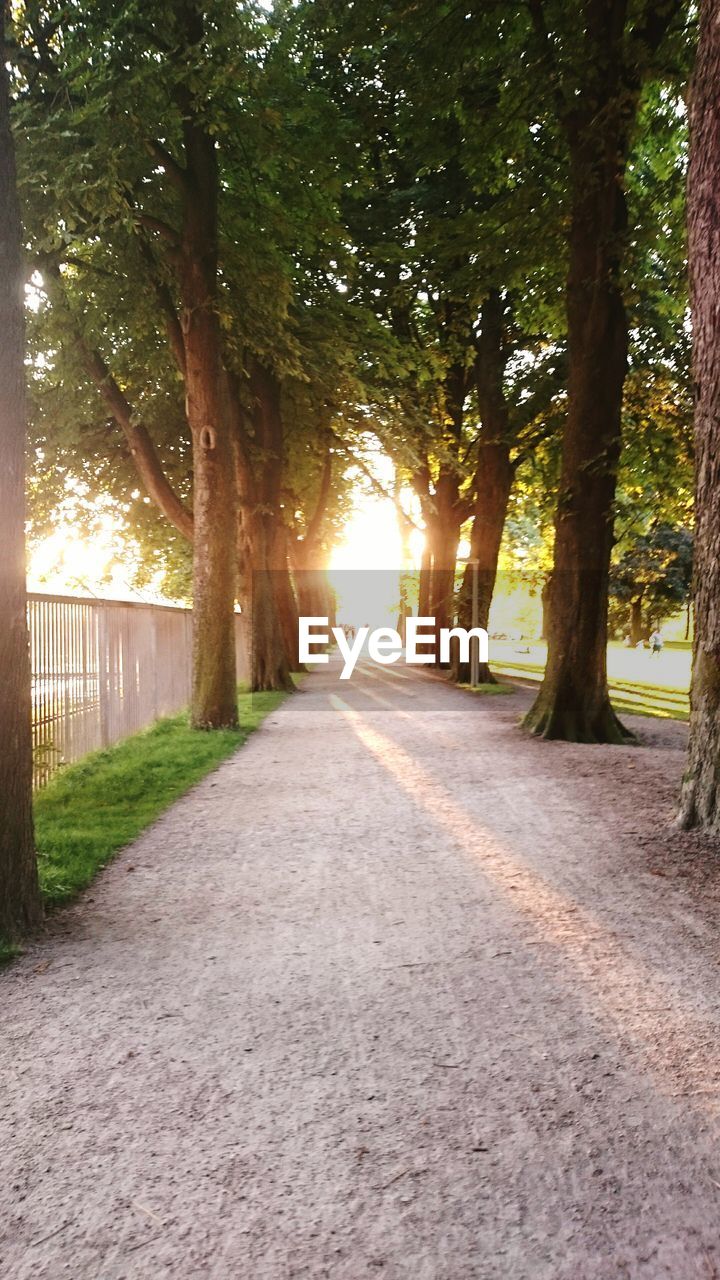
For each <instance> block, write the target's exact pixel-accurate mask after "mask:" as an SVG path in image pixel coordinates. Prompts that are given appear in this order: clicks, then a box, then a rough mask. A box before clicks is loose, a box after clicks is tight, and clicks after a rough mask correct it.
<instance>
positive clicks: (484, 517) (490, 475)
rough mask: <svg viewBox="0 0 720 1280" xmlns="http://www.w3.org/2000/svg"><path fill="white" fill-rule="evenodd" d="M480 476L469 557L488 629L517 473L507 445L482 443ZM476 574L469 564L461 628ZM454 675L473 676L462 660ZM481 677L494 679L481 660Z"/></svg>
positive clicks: (467, 618)
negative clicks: (509, 503)
mask: <svg viewBox="0 0 720 1280" xmlns="http://www.w3.org/2000/svg"><path fill="white" fill-rule="evenodd" d="M477 475H478V486H477V496H476V499H475V515H474V519H473V524H472V531H471V534H470V558H471V559H472V560H477V562H478V566H477V575H478V617H477V625H478V626H479V627H484V628H487V625H488V620H489V618H490V605H491V604H492V598H493V592H494V590H495V579H496V577H497V566H498V557H499V555H500V543H501V542H502V535H503V530H504V528H505V519H506V517H507V509H508V501H509V498H510V491H511V489H512V482H513V475H514V469H513V466H512V463H511V461H510V450H509V447H508V445H507V444H505V443H504V442H498V443H489V444H486V445H484V446H481V450H480V460H479V464H478V471H477ZM473 573H474V570H473V566H472V565H468V566H467V567H466V569H465V573H464V575H463V584H462V590H461V593H460V608H459V622H460V625H461V626H462V627H470V626H471V624H472V584H473ZM453 677H454V679H456V680H458V681H460V682H461V683H467V682H468V681H469V679H470V664H469V663H460V662H459V661H456V662H455V663H453ZM479 678H480V682H481V684H493V683H494V682H495V677H494V675H493V674H492V671H491V670H490V667H489V664H488V663H486V662H482V663H480V667H479Z"/></svg>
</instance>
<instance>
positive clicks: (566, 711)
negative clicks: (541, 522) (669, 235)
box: [525, 0, 638, 742]
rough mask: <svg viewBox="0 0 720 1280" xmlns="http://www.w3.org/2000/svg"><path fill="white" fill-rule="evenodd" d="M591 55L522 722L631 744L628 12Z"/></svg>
mask: <svg viewBox="0 0 720 1280" xmlns="http://www.w3.org/2000/svg"><path fill="white" fill-rule="evenodd" d="M585 15H586V22H587V23H588V33H587V40H586V43H587V45H588V49H589V51H590V52H591V53H592V62H591V64H590V65H589V66H588V71H587V75H586V77H585V79H584V80H583V82H582V88H581V90H580V94H579V97H578V99H577V105H576V107H575V108H574V110H573V113H572V115H571V116H569V117H568V118H567V119H566V121H565V125H566V131H567V135H568V140H569V147H570V186H571V223H570V238H569V251H570V255H569V256H570V261H569V270H568V281H567V293H566V308H567V321H568V358H569V376H568V415H567V420H566V423H565V429H564V432H563V441H562V466H561V477H560V495H559V500H558V507H557V512H556V517H555V559H554V566H553V572H552V577H551V582H550V592H549V618H548V658H547V666H546V670H545V678H544V680H543V683H542V686H541V689H540V692H539V694H538V697H537V699H536V701H535V703H534V705H533V707H532V708H531V710H530V712H529V713H528V715H527V717H526V720H525V724H526V726H527V727H528V728H529V729H530V730H531V731H532V732H533V733H537V734H540V735H542V736H544V737H546V738H563V739H566V740H567V741H571V742H623V741H625V740H626V739H627V737H628V734H627V733H626V732H625V730H624V729H623V727H622V725H621V724H620V722H619V720H618V718H617V716H616V715H615V712H614V711H613V709H612V707H611V705H610V698H609V694H608V685H607V604H608V581H609V570H610V552H611V548H612V538H613V503H614V497H615V484H616V475H617V464H618V458H619V454H620V443H621V411H622V395H623V384H624V380H625V373H626V368H627V345H628V326H627V317H626V314H625V306H624V302H623V296H622V287H621V272H622V263H623V255H624V249H625V240H626V229H627V211H626V201H625V195H624V189H623V184H624V172H625V163H626V159H627V152H628V148H629V134H630V125H631V123H632V120H633V118H634V114H635V112H636V109H637V99H638V94H637V92H633V91H631V90H630V89H629V87H628V85H627V84H626V83H625V82H624V80H623V78H622V74H621V73H622V71H623V60H622V59H623V52H622V50H623V39H624V36H625V31H624V9H623V6H622V5H620V4H617V3H613V4H607V3H606V0H602V3H601V2H600V0H592V3H589V4H587V5H586V6H585Z"/></svg>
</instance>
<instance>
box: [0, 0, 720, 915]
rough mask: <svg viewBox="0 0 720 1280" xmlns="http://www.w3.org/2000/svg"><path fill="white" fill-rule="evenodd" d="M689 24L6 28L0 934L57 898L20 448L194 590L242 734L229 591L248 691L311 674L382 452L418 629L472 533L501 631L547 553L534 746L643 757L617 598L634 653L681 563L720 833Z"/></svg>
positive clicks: (146, 16) (332, 4) (695, 755)
mask: <svg viewBox="0 0 720 1280" xmlns="http://www.w3.org/2000/svg"><path fill="white" fill-rule="evenodd" d="M700 8H701V12H700V15H699V24H698V15H697V14H696V11H695V7H694V6H693V5H690V4H689V3H683V2H682V0H581V3H579V4H572V5H571V4H568V3H567V0H517V2H516V3H507V2H506V0H504V2H503V3H500V0H484V3H482V4H480V3H469V4H467V5H453V4H450V3H444V2H442V3H441V2H440V0H415V2H414V3H413V4H412V5H405V4H399V3H396V2H394V0H362V3H359V2H353V0H351V2H349V3H348V0H298V2H297V3H289V2H286V0H278V3H276V4H275V5H274V6H268V5H264V4H253V3H237V0H206V2H205V3H203V0H152V3H148V4H143V5H138V4H131V3H118V0H95V2H94V3H93V4H91V5H87V4H82V3H80V2H79V0H65V2H64V3H62V4H60V3H59V0H33V2H32V3H31V2H30V0H27V2H26V3H18V4H16V5H13V6H11V9H10V11H9V12H10V14H11V16H10V17H8V19H7V26H6V30H5V35H4V47H5V62H4V66H5V70H4V71H3V86H2V89H3V96H2V100H1V101H0V111H1V112H2V115H1V117H0V133H1V137H0V147H1V149H2V153H1V157H0V161H1V165H2V169H1V173H0V199H1V202H2V207H1V209H0V215H1V216H2V231H1V234H0V253H1V254H2V266H3V271H2V275H1V286H0V287H1V290H2V295H1V297H0V306H1V307H2V326H3V340H2V343H1V344H0V361H2V368H1V369H0V383H1V385H0V396H1V397H2V401H1V403H0V413H1V416H2V423H1V427H2V448H3V467H2V471H1V474H0V485H2V503H0V521H2V532H3V543H4V546H5V548H6V549H7V554H6V555H5V556H4V558H3V567H2V575H3V576H2V593H3V601H2V604H3V607H2V610H1V611H0V656H1V657H2V659H3V681H2V689H1V690H0V715H1V717H2V722H3V724H4V725H6V726H8V729H9V732H8V741H9V742H10V744H11V750H9V751H6V752H5V757H4V759H3V761H2V763H1V764H0V800H1V802H2V806H3V809H4V810H7V811H8V813H10V814H11V815H12V820H11V821H10V822H7V823H5V825H4V826H3V830H2V836H0V890H1V891H2V902H3V908H2V912H3V914H2V915H1V916H0V932H3V931H4V932H6V933H9V934H12V933H13V932H17V931H19V930H22V928H24V927H26V926H27V925H28V924H29V923H32V920H33V918H34V917H35V915H36V911H37V907H36V902H37V892H36V885H35V880H34V868H33V860H32V831H31V818H30V802H29V785H30V784H29V776H30V775H29V768H30V766H29V751H30V747H29V738H28V721H29V689H28V672H27V658H26V651H27V642H26V635H25V630H24V609H23V598H24V597H23V591H24V579H23V538H22V531H23V498H22V489H23V475H22V453H23V436H24V433H25V429H27V437H28V441H29V448H28V459H29V463H28V467H29V475H28V492H29V495H30V504H29V518H30V522H31V527H33V528H35V529H40V530H43V529H46V528H47V527H48V526H50V525H52V523H53V521H54V520H55V519H57V518H58V512H60V511H61V510H63V509H65V507H66V504H67V501H68V497H69V495H74V496H75V499H76V507H77V509H80V508H82V509H84V511H85V516H86V519H87V521H88V527H89V528H91V527H92V519H93V511H95V510H97V509H99V507H100V505H102V509H103V510H105V511H106V510H112V511H113V512H114V513H115V514H116V515H117V516H118V518H119V519H120V520H121V522H122V523H123V526H124V528H125V529H126V530H127V537H128V544H130V542H131V541H132V543H133V545H134V546H135V548H136V549H137V550H138V554H139V556H140V559H141V561H142V562H143V564H144V566H145V568H146V571H147V572H148V573H149V572H150V571H151V569H152V570H153V571H155V570H157V569H161V570H162V571H163V573H164V574H165V580H166V582H167V583H168V584H173V583H174V584H176V586H177V589H178V590H179V591H180V592H181V593H182V594H185V593H187V595H188V597H191V598H192V602H193V609H194V614H193V617H194V673H193V699H192V708H191V715H192V722H193V724H194V725H195V726H196V727H197V728H202V729H214V728H220V727H224V726H230V725H233V724H234V723H235V721H236V717H237V702H236V676H235V650H234V638H233V632H234V628H233V614H234V611H235V609H236V606H237V604H239V605H240V607H241V610H242V617H243V619H244V624H245V626H244V630H245V635H246V642H247V645H248V651H249V653H250V654H251V659H252V661H251V669H252V682H253V687H254V688H255V689H258V690H262V689H283V688H289V687H290V672H291V671H292V670H293V669H294V668H296V667H297V648H296V646H297V616H298V613H299V612H302V613H309V612H312V613H327V612H329V611H330V610H331V608H332V605H331V601H330V596H329V591H328V584H327V580H326V577H325V570H326V568H327V563H328V556H329V553H330V550H331V548H332V543H333V540H334V539H335V538H336V537H337V536H338V533H339V531H340V530H341V528H342V521H343V518H344V517H345V515H346V513H347V511H348V509H349V504H350V502H351V499H352V486H353V483H355V482H357V479H358V477H360V479H361V480H362V482H363V483H365V482H368V483H371V484H373V485H375V486H376V487H377V485H378V482H377V480H376V479H375V478H374V476H373V475H372V474H368V467H367V462H366V459H367V457H368V449H369V448H370V449H371V450H372V449H375V450H381V451H382V452H384V453H385V455H386V456H387V458H388V459H389V460H390V463H391V464H392V471H393V474H394V476H395V487H394V489H393V491H392V494H391V496H394V497H395V498H396V500H397V503H398V508H399V516H400V519H401V521H404V527H405V532H407V531H408V530H409V529H410V528H411V527H412V521H413V520H416V521H417V522H418V523H419V524H420V525H421V527H422V529H423V531H424V533H425V550H424V553H423V561H422V568H421V572H420V583H419V597H420V598H419V611H420V612H421V613H423V614H430V615H432V616H434V617H435V619H436V621H437V625H438V626H439V627H440V626H445V625H448V623H449V622H450V621H451V620H452V619H453V618H454V617H456V616H457V617H459V619H460V621H461V622H463V623H465V624H466V625H467V624H468V623H469V620H470V607H471V603H470V577H469V571H466V573H465V577H464V579H463V580H462V581H461V582H460V584H459V588H458V579H457V564H458V547H459V543H460V540H461V538H462V537H466V538H467V539H468V541H469V544H470V549H471V556H472V558H473V559H475V560H476V561H477V563H478V572H479V586H480V591H479V595H480V601H479V603H480V623H481V625H486V624H487V621H488V616H489V610H490V605H491V601H492V598H493V590H494V587H495V583H496V577H497V572H498V563H499V557H500V555H501V548H502V547H503V546H505V547H507V546H508V545H511V544H512V540H513V537H514V531H515V530H517V529H518V528H520V527H532V528H533V529H534V530H535V532H536V535H537V538H538V539H541V540H544V545H546V546H547V562H548V567H549V566H550V565H552V571H551V572H550V573H549V574H548V576H547V581H546V582H544V584H543V588H542V589H543V599H544V602H545V604H546V634H547V639H548V661H547V669H546V673H545V678H544V681H543V683H542V686H541V688H540V690H539V693H538V696H537V699H536V701H535V703H534V705H533V707H532V709H531V710H530V712H529V714H528V717H527V720H526V727H527V728H528V729H529V730H530V731H532V732H534V733H536V734H538V735H541V736H545V737H552V738H564V739H567V740H571V741H579V742H623V741H625V740H627V737H628V735H627V733H626V730H625V728H624V727H623V725H622V724H621V723H620V721H619V720H618V718H617V716H616V714H615V712H614V711H613V709H612V707H611V705H610V700H609V695H608V685H607V673H606V647H607V638H608V604H609V600H610V599H612V608H613V610H614V614H613V616H615V615H617V616H618V617H620V616H622V617H623V619H624V622H623V623H622V629H623V630H625V629H626V628H627V630H628V631H629V633H630V634H631V638H632V639H633V640H635V639H638V638H639V637H640V636H641V635H642V634H643V633H644V630H646V629H647V626H648V625H649V623H651V622H652V621H653V620H655V619H659V618H661V617H662V616H663V615H665V614H668V613H672V612H675V611H677V610H678V609H679V608H680V607H681V606H682V605H684V604H685V602H686V600H687V593H688V583H689V577H690V571H691V570H690V566H691V561H692V556H693V541H694V555H695V566H696V582H697V586H696V591H695V618H696V629H695V642H694V643H695V651H694V674H693V696H692V719H691V746H690V766H689V771H688V775H687V778H686V781H685V783H684V789H683V801H682V820H683V822H684V823H686V824H687V825H691V824H702V825H704V826H707V827H709V828H710V829H712V830H716V829H718V827H720V806H719V802H718V797H717V794H716V792H717V784H716V781H715V778H716V774H717V771H718V759H719V752H720V675H719V674H718V671H719V670H720V668H719V666H718V654H720V577H719V576H718V575H720V568H718V550H720V548H719V547H718V545H717V542H718V537H719V536H720V535H719V534H718V532H717V531H718V529H719V528H720V511H719V510H718V507H719V505H720V491H719V486H720V475H718V467H719V466H720V463H719V462H718V458H720V441H719V440H718V438H717V436H718V414H719V412H720V406H719V405H718V397H719V396H720V391H719V390H718V388H719V387H720V375H719V374H718V355H717V352H718V350H719V349H720V347H719V344H718V334H717V328H718V314H719V310H720V301H719V297H720V278H719V277H718V271H719V270H720V268H719V267H718V262H719V261H720V250H719V247H718V244H717V237H718V228H719V226H720V210H719V207H718V205H719V202H720V107H719V106H718V97H717V90H716V85H717V77H718V72H719V71H720V67H719V66H718V63H719V62H720V44H719V41H720V35H719V33H718V21H717V5H716V0H704V2H703V4H702V5H701V7H700ZM698 26H699V41H698ZM693 65H694V66H695V69H694V72H693ZM688 104H689V105H688ZM8 107H9V117H10V120H11V122H12V135H13V137H14V151H13V145H12V138H11V133H10V129H9V125H8ZM688 123H689V126H690V129H689V133H690V137H689V144H688V136H687V135H688ZM14 154H15V155H16V158H17V166H16V165H15V160H14V159H13V155H14ZM688 156H689V169H688ZM16 167H17V181H16V173H15V168H16ZM686 184H687V198H686ZM18 195H19V200H18ZM19 211H20V212H21V215H22V231H21V230H20V226H21V224H20V213H19ZM686 222H687V226H688V228H689V258H690V285H691V291H690V292H691V296H690V299H689V298H688V290H687V283H686V275H687V271H686V257H687V250H686V233H685V228H686ZM23 281H25V282H26V285H27V296H28V301H29V306H27V307H26V313H25V323H26V330H27V331H26V334H25V336H23V314H22V309H21V284H22V282H23ZM690 317H691V318H692V331H693V334H694V353H693V356H692V360H693V362H694V367H693V369H692V372H691V340H690V334H691V318H690ZM23 349H24V350H25V371H26V380H27V383H28V401H27V410H26V409H25V407H24V404H23V390H22V382H23V379H22V354H23ZM693 399H695V424H694V439H693ZM693 458H694V461H695V467H696V485H695V512H694V516H693V510H692V507H693V503H692V487H693V478H692V477H693ZM364 473H365V474H364ZM78 495H80V498H78ZM693 522H694V534H693ZM388 567H398V566H388ZM618 611H619V613H618ZM483 675H484V677H485V678H486V679H491V678H492V674H491V672H490V671H487V670H486V671H485V672H484V673H483ZM8 676H9V678H8ZM450 676H451V678H455V679H464V678H466V676H467V673H466V672H464V671H463V670H461V669H459V667H457V666H456V667H455V668H454V669H453V670H452V671H451V672H450ZM11 757H12V759H11Z"/></svg>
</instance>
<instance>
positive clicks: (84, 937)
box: [0, 666, 720, 1280]
mask: <svg viewBox="0 0 720 1280" xmlns="http://www.w3.org/2000/svg"><path fill="white" fill-rule="evenodd" d="M527 697H528V695H527V693H525V692H521V691H517V692H515V693H514V694H513V695H512V696H498V697H473V696H472V695H469V694H464V693H461V692H460V691H457V690H453V689H449V688H447V687H445V686H444V685H443V684H442V683H441V682H439V681H437V680H434V679H432V678H431V677H429V676H426V675H423V674H418V675H412V676H411V675H410V674H409V673H408V672H407V669H404V670H403V671H402V672H400V671H397V672H396V671H395V670H394V669H385V670H380V669H378V668H370V667H367V666H365V667H364V669H363V672H362V674H361V676H360V677H359V678H358V677H356V678H355V679H354V680H353V681H351V682H350V683H349V684H348V683H346V682H343V683H338V682H337V680H336V679H335V676H334V674H333V673H332V672H331V673H329V674H322V675H315V676H313V677H312V678H311V679H309V680H308V682H307V685H306V687H305V690H304V691H303V692H302V693H301V694H299V695H297V696H296V697H295V698H293V699H292V700H291V701H290V702H289V703H287V704H285V706H284V707H283V708H282V709H281V710H280V711H278V712H275V713H274V714H273V715H272V716H271V718H270V720H269V721H268V722H266V724H265V726H264V727H263V728H262V729H261V730H260V731H259V732H258V733H257V734H255V735H254V736H253V738H252V739H251V740H250V742H249V743H248V745H247V746H245V747H243V748H242V750H241V751H240V752H239V754H238V755H237V756H236V757H235V758H234V759H233V760H231V761H229V762H228V763H226V764H225V765H223V766H222V767H221V768H220V769H219V770H218V771H217V772H216V773H215V774H213V775H212V777H210V778H209V779H208V780H206V781H205V782H204V783H202V784H201V785H199V786H197V787H196V788H195V789H194V790H193V791H192V792H191V793H190V794H189V795H188V796H187V797H186V798H185V799H184V800H182V801H181V802H180V803H179V804H177V805H175V807H174V808H173V809H172V810H171V811H170V812H169V813H168V814H167V815H166V816H165V817H164V818H163V819H162V820H161V821H159V822H158V823H156V825H155V826H154V827H153V828H152V829H151V830H149V831H148V832H147V833H146V834H145V835H144V836H143V837H142V838H141V839H140V840H138V841H137V842H136V844H134V845H133V846H132V847H131V848H130V849H128V850H127V851H125V853H123V854H122V855H121V856H120V857H119V858H118V859H117V861H116V862H115V863H114V864H113V866H112V867H110V868H109V869H108V870H107V871H106V872H105V873H104V875H103V876H102V877H101V879H100V880H99V882H98V883H97V884H96V886H95V887H94V889H93V890H92V891H91V892H90V893H89V894H88V895H87V896H86V897H85V899H84V900H83V901H81V902H80V903H79V904H78V905H77V907H75V908H74V909H72V910H71V911H68V912H65V913H63V914H62V915H61V916H60V917H58V918H57V919H56V920H55V921H54V922H53V925H52V929H51V931H50V934H49V936H48V938H47V939H46V940H44V941H43V942H42V943H41V944H39V945H38V946H37V947H35V948H33V949H32V951H31V952H30V953H29V954H28V955H26V956H25V957H24V958H23V959H22V960H21V961H20V962H19V963H18V964H16V965H15V966H13V967H12V968H11V969H9V970H7V971H6V972H5V973H4V974H3V975H2V976H1V977H0V1060H1V1062H2V1068H1V1069H2V1094H1V1095H0V1096H1V1099H2V1101H1V1103H0V1108H1V1114H0V1191H1V1193H2V1208H3V1212H2V1215H1V1217H0V1276H2V1278H3V1280H26V1278H27V1280H30V1278H31V1277H32V1280H45V1278H47V1280H61V1278H63V1277H71V1278H72V1280H85V1278H91V1277H92V1278H93V1280H120V1278H121V1277H122V1278H123V1280H136V1278H140V1277H142V1278H143V1280H145V1278H146V1277H149V1278H152V1280H155V1277H159V1276H172V1277H174V1278H177V1280H186V1278H191V1277H196V1276H197V1277H213V1278H215V1280H276V1278H277V1280H281V1278H282V1280H285V1278H286V1277H287V1278H289V1277H326V1276H327V1277H332V1278H337V1280H360V1278H362V1277H366V1276H373V1275H378V1276H384V1277H386V1278H387V1280H404V1278H405V1277H409V1278H411V1280H616V1277H617V1278H623V1277H628V1278H630V1280H635V1278H636V1277H637V1278H642V1280H659V1278H661V1277H668V1278H669V1280H685V1278H686V1277H701V1278H702V1280H712V1277H719V1276H720V1146H719V1145H718V1116H719V1113H720V1082H719V1079H718V1044H719V1043H720V969H719V968H718V965H719V963H720V930H719V929H718V920H719V919H720V872H719V871H718V869H717V866H718V864H717V862H716V851H715V848H714V847H713V845H712V844H711V843H710V842H709V841H703V840H702V839H701V838H698V837H697V836H694V837H691V836H683V835H679V834H676V833H674V832H673V831H672V830H671V829H670V826H669V824H670V820H671V818H672V811H673V804H674V794H675V790H676V787H677V782H678V779H679V776H680V773H681V771H682V765H683V756H682V749H683V739H684V732H685V731H684V727H683V726H681V725H678V724H674V723H669V724H662V723H661V722H657V721H654V722H650V721H644V722H642V724H643V725H644V729H643V733H644V735H645V742H646V745H645V746H644V748H643V749H637V748H632V747H628V748H604V747H571V746H567V745H565V744H557V743H541V742H536V741H534V740H529V739H527V738H526V737H524V736H523V735H522V734H521V733H520V731H519V730H518V727H517V720H518V716H519V714H520V712H521V711H522V709H523V706H524V705H525V702H526V700H527ZM130 873H131V874H130Z"/></svg>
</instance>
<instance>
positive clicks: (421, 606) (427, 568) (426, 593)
mask: <svg viewBox="0 0 720 1280" xmlns="http://www.w3.org/2000/svg"><path fill="white" fill-rule="evenodd" d="M431 573H432V551H431V549H430V530H429V529H428V527H427V524H426V527H425V542H424V545H423V549H422V555H421V557H420V580H419V583H418V617H419V618H429V617H430V575H431Z"/></svg>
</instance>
